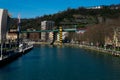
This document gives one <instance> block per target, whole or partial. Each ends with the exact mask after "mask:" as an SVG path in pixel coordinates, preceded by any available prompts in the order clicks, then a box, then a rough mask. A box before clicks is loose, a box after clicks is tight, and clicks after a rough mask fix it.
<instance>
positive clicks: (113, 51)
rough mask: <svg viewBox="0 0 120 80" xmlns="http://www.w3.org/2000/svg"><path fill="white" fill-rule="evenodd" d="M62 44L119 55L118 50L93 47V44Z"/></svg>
mask: <svg viewBox="0 0 120 80" xmlns="http://www.w3.org/2000/svg"><path fill="white" fill-rule="evenodd" d="M63 45H64V46H68V47H77V48H82V49H86V50H91V51H96V52H100V53H106V54H110V55H113V56H119V57H120V51H115V50H110V49H104V48H100V47H95V46H87V45H80V44H72V43H64V44H63Z"/></svg>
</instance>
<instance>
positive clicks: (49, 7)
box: [0, 0, 120, 18]
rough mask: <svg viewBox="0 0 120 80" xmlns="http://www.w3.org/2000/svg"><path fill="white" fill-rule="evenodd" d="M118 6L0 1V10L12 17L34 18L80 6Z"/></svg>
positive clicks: (114, 0) (119, 0)
mask: <svg viewBox="0 0 120 80" xmlns="http://www.w3.org/2000/svg"><path fill="white" fill-rule="evenodd" d="M110 4H120V0H0V8H4V9H7V10H8V11H9V13H10V14H12V17H17V15H18V14H20V15H21V17H22V18H35V17H37V16H42V15H45V14H54V13H57V12H59V11H63V10H66V9H67V8H68V7H70V8H78V7H81V6H84V7H88V6H98V5H110Z"/></svg>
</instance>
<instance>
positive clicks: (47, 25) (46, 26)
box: [41, 21, 55, 41]
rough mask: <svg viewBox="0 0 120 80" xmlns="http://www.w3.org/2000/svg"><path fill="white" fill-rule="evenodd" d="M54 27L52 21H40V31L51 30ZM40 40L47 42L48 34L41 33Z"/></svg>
mask: <svg viewBox="0 0 120 80" xmlns="http://www.w3.org/2000/svg"><path fill="white" fill-rule="evenodd" d="M54 25H55V22H54V21H42V22H41V30H53V28H54ZM50 34H51V33H50ZM41 40H43V41H49V33H48V32H41Z"/></svg>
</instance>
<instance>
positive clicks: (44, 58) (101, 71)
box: [0, 45, 120, 80]
mask: <svg viewBox="0 0 120 80" xmlns="http://www.w3.org/2000/svg"><path fill="white" fill-rule="evenodd" d="M21 76H22V77H21ZM0 80H120V58H119V57H113V56H111V55H106V54H99V53H96V52H90V51H85V50H82V49H79V48H69V47H64V48H59V47H56V46H45V45H44V46H43V45H42V46H36V47H35V48H34V49H33V51H31V52H29V53H28V54H26V55H24V56H22V57H21V58H19V59H18V60H16V61H14V62H12V63H11V64H9V65H7V66H5V67H3V68H0Z"/></svg>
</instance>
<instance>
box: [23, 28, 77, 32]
mask: <svg viewBox="0 0 120 80" xmlns="http://www.w3.org/2000/svg"><path fill="white" fill-rule="evenodd" d="M62 31H63V32H75V31H76V28H71V29H62ZM40 32H59V29H56V30H38V31H36V30H35V31H21V33H40Z"/></svg>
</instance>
